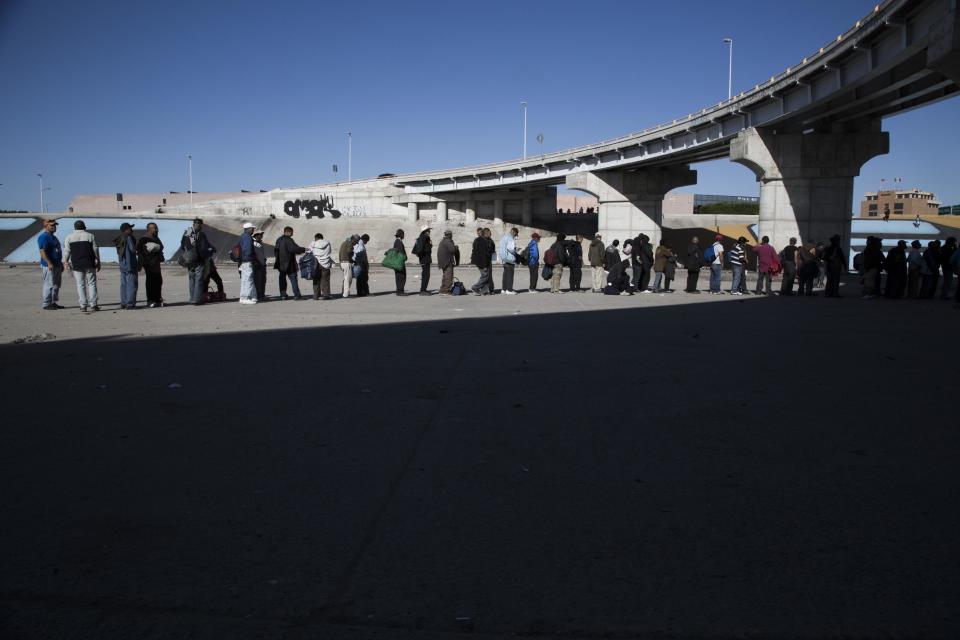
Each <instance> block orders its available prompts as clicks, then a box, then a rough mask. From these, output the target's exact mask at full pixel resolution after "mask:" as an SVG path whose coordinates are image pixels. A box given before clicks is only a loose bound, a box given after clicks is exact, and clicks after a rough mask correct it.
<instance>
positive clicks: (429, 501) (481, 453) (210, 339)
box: [0, 298, 960, 638]
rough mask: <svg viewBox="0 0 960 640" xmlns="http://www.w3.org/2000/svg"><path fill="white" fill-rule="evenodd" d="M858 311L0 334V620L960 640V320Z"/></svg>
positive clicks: (228, 628) (137, 626) (7, 626)
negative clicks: (957, 325)
mask: <svg viewBox="0 0 960 640" xmlns="http://www.w3.org/2000/svg"><path fill="white" fill-rule="evenodd" d="M863 308H864V306H863V305H862V304H858V303H857V302H855V301H847V300H844V301H838V302H837V301H830V300H823V299H819V298H818V299H813V300H801V299H770V300H767V299H764V300H759V299H753V300H749V301H742V302H739V303H737V302H727V303H722V304H721V303H718V304H705V305H683V306H672V307H656V308H646V309H636V308H631V309H624V310H617V311H598V312H593V313H563V314H553V315H537V316H529V315H523V314H521V315H517V316H509V317H502V318H491V319H463V320H456V321H435V322H420V323H406V324H386V325H378V326H351V327H332V328H317V329H297V330H283V329H277V330H271V331H252V332H249V333H243V334H217V335H209V336H202V337H197V336H186V337H168V338H150V339H144V338H128V339H107V340H102V339H98V340H78V341H64V342H53V343H44V344H34V345H21V346H3V347H0V356H2V359H0V362H2V365H0V366H2V372H3V379H4V385H5V396H6V398H7V402H6V403H5V415H4V420H3V431H2V434H3V442H4V444H3V447H2V454H0V455H2V458H0V459H2V465H0V467H2V472H0V473H2V475H0V479H2V483H3V487H4V491H3V498H2V502H0V504H2V509H3V514H4V526H3V527H2V533H0V541H2V548H3V550H4V567H3V572H2V578H0V585H2V586H0V604H2V616H0V620H2V622H0V632H2V633H0V635H2V636H3V637H5V638H34V637H67V636H70V637H97V638H105V637H118V638H119V637H124V638H126V637H157V638H160V637H173V636H176V637H211V638H227V637H230V638H247V637H257V638H260V637H271V638H272V637H277V638H280V637H285V638H291V637H296V638H301V637H303V638H307V637H314V638H315V637H323V638H331V637H379V638H384V637H399V636H404V637H407V636H409V635H410V632H411V631H413V632H417V634H421V633H422V634H425V635H426V636H428V637H441V636H443V635H445V634H446V633H450V634H459V633H462V632H464V631H469V630H473V631H476V632H477V633H480V632H488V633H491V634H496V635H513V634H517V635H526V636H539V635H542V636H546V637H555V636H563V637H591V638H593V637H614V636H615V637H624V636H632V635H634V634H636V635H644V636H646V637H649V636H656V637H691V636H692V637H730V636H738V637H740V636H744V635H754V636H756V637H785V636H789V637H822V636H874V635H891V636H893V635H903V636H926V637H949V636H956V635H957V633H958V632H960V619H958V615H957V607H956V606H955V605H956V603H957V601H958V596H960V585H958V579H957V576H958V573H957V561H958V553H957V546H956V531H957V530H958V529H960V517H958V512H957V509H956V496H957V495H958V489H960V486H958V484H960V483H958V472H957V467H956V460H957V454H958V453H960V447H958V432H957V429H956V422H955V412H954V411H953V410H952V407H954V406H955V402H956V401H955V397H953V396H949V395H948V394H947V389H948V387H947V383H948V380H947V379H945V378H942V377H940V376H937V375H934V374H933V373H932V372H931V371H930V365H929V362H928V361H925V360H924V359H923V358H922V357H920V354H924V353H942V352H943V346H942V339H941V337H940V336H938V335H937V334H936V333H934V332H931V331H925V330H922V328H928V327H930V326H931V324H930V323H931V316H932V314H943V313H953V312H952V311H951V310H949V309H947V308H946V307H934V306H933V303H931V305H925V303H917V304H915V305H906V304H904V305H896V304H893V305H890V306H888V307H886V308H885V310H884V313H885V314H886V316H885V318H884V327H894V326H895V327H898V329H899V330H900V331H901V332H902V333H903V335H909V336H910V339H909V341H907V340H899V341H896V342H890V341H889V340H887V339H886V338H887V337H889V333H888V332H887V329H883V330H881V331H878V332H876V335H877V336H881V338H880V339H875V338H874V337H873V334H871V333H870V329H869V327H870V325H869V324H868V323H867V321H866V320H865V318H869V317H870V316H867V315H865V314H864V312H863ZM950 317H953V316H952V315H951V316H950ZM947 355H952V356H953V357H952V359H949V361H951V362H952V361H955V359H956V355H957V354H956V352H953V353H952V354H947ZM950 384H951V385H952V382H950ZM171 387H172V388H171ZM951 388H952V387H951ZM430 634H435V635H430Z"/></svg>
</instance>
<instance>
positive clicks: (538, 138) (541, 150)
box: [537, 133, 543, 160]
mask: <svg viewBox="0 0 960 640" xmlns="http://www.w3.org/2000/svg"><path fill="white" fill-rule="evenodd" d="M537 142H539V143H540V160H543V134H542V133H538V134H537Z"/></svg>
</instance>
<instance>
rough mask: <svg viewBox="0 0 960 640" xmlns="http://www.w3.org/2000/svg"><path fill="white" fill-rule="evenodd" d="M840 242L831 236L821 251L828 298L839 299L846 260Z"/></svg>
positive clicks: (878, 292)
mask: <svg viewBox="0 0 960 640" xmlns="http://www.w3.org/2000/svg"><path fill="white" fill-rule="evenodd" d="M764 237H766V236H764ZM840 240H841V238H840V236H833V237H832V238H830V244H829V245H828V246H827V247H826V248H825V249H824V250H823V261H824V263H825V264H826V267H827V290H826V291H825V292H824V294H825V295H826V296H827V297H828V298H839V297H840V275H841V274H842V273H843V271H844V270H845V269H846V268H847V259H846V257H845V256H844V255H843V248H842V247H841V246H840ZM877 295H880V275H879V273H878V275H877Z"/></svg>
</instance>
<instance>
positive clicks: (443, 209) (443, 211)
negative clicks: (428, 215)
mask: <svg viewBox="0 0 960 640" xmlns="http://www.w3.org/2000/svg"><path fill="white" fill-rule="evenodd" d="M449 219H450V216H449V214H448V213H447V202H446V200H440V201H439V202H437V222H446V221H447V220H449Z"/></svg>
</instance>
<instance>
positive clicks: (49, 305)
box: [43, 304, 57, 311]
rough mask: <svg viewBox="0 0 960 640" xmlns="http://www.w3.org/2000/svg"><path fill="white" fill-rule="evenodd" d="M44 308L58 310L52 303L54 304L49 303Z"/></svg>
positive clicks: (45, 309)
mask: <svg viewBox="0 0 960 640" xmlns="http://www.w3.org/2000/svg"><path fill="white" fill-rule="evenodd" d="M43 310H44V311H56V310H57V308H56V307H55V306H54V305H52V304H48V305H46V306H45V307H44V308H43Z"/></svg>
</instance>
